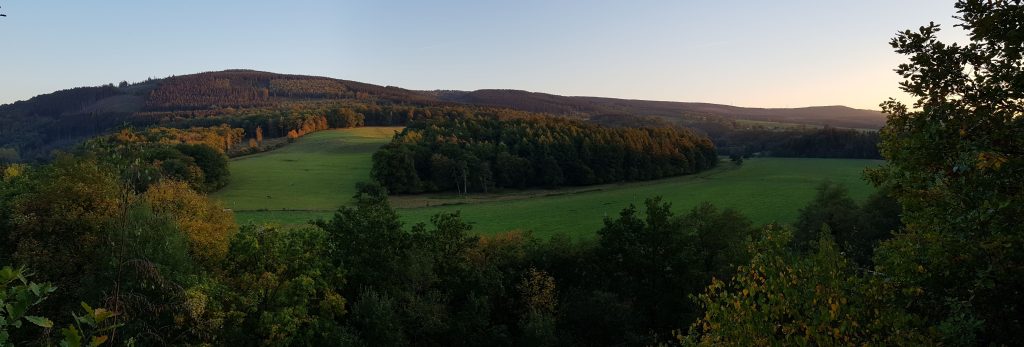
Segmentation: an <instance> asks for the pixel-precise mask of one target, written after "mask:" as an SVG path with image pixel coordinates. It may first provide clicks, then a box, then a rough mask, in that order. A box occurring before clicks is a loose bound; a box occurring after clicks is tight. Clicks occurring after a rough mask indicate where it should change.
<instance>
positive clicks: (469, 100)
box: [434, 89, 885, 129]
mask: <svg viewBox="0 0 1024 347" xmlns="http://www.w3.org/2000/svg"><path fill="white" fill-rule="evenodd" d="M434 95H435V96H436V97H437V98H438V99H440V100H444V101H450V102H457V103H465V104H475V105H488V106H496V107H508V108H514V109H519V110H524V111H531V112H543V113H555V114H582V115H595V114H628V115H635V116H658V117H666V118H675V117H700V116H718V117H724V118H728V119H735V120H755V121H768V122H783V123H795V124H807V125H819V126H824V125H828V126H834V127H845V128H863V129H877V128H881V127H882V125H884V124H885V115H884V114H882V113H881V112H878V111H869V110H860V109H854V108H849V107H846V106H816V107H802V108H748V107H736V106H728V105H718V104H709V103H694V102H674V101H648V100H627V99H614V98H598V97H584V96H560V95H552V94H545V93H532V92H526V91H521V90H499V89H484V90H477V91H473V92H462V91H439V92H434Z"/></svg>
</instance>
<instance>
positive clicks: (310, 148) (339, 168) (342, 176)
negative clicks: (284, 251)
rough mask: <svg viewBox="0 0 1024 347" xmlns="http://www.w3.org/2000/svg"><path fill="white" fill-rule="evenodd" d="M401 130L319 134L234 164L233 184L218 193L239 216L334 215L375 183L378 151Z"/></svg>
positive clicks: (232, 165) (362, 129)
mask: <svg viewBox="0 0 1024 347" xmlns="http://www.w3.org/2000/svg"><path fill="white" fill-rule="evenodd" d="M400 129H401V128H387V127H366V128H355V129H341V130H330V131H320V132H316V133H312V134H309V135H306V136H303V137H302V138H300V139H299V140H298V141H296V142H295V143H293V144H290V145H287V146H285V147H282V148H280V149H277V150H273V151H270V152H263V153H259V154H253V155H250V156H245V157H240V158H236V159H234V160H232V161H231V163H230V168H231V183H230V184H229V185H228V186H227V187H226V188H224V189H222V190H220V191H218V192H217V193H215V194H213V196H214V197H215V198H218V199H221V200H222V201H224V203H225V205H227V207H228V208H231V209H233V210H235V211H236V212H252V211H255V210H281V209H293V210H322V211H331V210H334V209H336V208H338V206H340V205H341V204H343V203H345V202H346V201H348V199H349V198H350V197H352V195H353V194H355V182H359V181H369V180H370V166H371V158H372V156H373V152H374V151H376V150H377V148H379V147H380V146H381V145H383V144H384V143H387V141H389V140H390V139H391V136H392V135H393V134H394V132H395V131H396V130H400Z"/></svg>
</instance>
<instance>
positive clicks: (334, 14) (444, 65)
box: [0, 0, 963, 109]
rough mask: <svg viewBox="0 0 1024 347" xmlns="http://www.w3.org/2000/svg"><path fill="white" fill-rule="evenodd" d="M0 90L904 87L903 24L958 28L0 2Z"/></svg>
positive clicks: (606, 12)
mask: <svg viewBox="0 0 1024 347" xmlns="http://www.w3.org/2000/svg"><path fill="white" fill-rule="evenodd" d="M0 13H5V14H7V15H8V17H0V104H3V103H10V102H14V101H17V100H24V99H28V98H30V97H32V96H35V95H38V94H43V93H49V92H53V91H55V90H59V89H67V88H71V87H77V86H93V85H102V84H106V83H117V82H119V81H122V80H127V81H129V82H135V81H141V80H145V79H146V78H148V77H154V78H159V77H166V76H169V75H183V74H190V73H196V72H202V71H215V70H224V69H254V70H262V71H271V72H278V73H290V74H308V75H318V76H329V77H335V78H342V79H348V80H355V81H360V82H367V83H374V84H379V85H392V86H398V87H403V88H407V89H416V90H435V89H456V90H475V89H492V88H499V89H523V90H529V91H535V92H545V93H552V94H560V95H586V96H604V97H618V98H628V99H647V100H669V101H690V102H711V103H720V104H729V105H736V106H747V107H803V106H820V105H846V106H851V107H856V108H863V109H877V108H878V104H879V103H881V102H882V101H884V100H886V99H887V98H889V97H896V98H898V99H901V100H907V99H906V97H905V96H903V94H902V92H901V91H900V90H899V89H898V85H897V83H898V82H899V81H900V77H899V76H898V75H896V74H895V73H894V72H893V69H894V68H895V67H896V66H897V65H898V64H899V63H901V62H903V61H905V58H904V57H902V56H900V55H897V54H896V53H894V52H892V49H891V47H890V46H889V44H888V43H889V40H890V39H891V38H892V37H893V36H894V35H895V33H896V32H897V31H900V30H904V29H912V28H917V27H919V26H921V25H925V24H927V23H928V22H929V21H934V22H936V23H939V24H942V25H943V27H944V28H945V30H946V33H944V34H943V37H944V38H947V39H949V40H962V37H963V34H962V31H961V30H960V29H959V28H954V27H953V24H955V20H954V19H953V18H952V16H953V15H954V14H955V11H954V8H953V1H952V0H948V1H944V0H899V1H892V0H858V1H848V0H842V1H840V0H814V1H811V0H806V1H805V0H792V1H790V0H778V1H763V0H747V1H736V0H718V1H690V0H677V1H667V0H666V1H647V0H632V1H601V0H591V1H562V0H536V1H535V0H519V1H502V2H499V1H487V0H472V1H445V0H440V1H387V0H378V1H374V0H366V1H358V2H355V1H326V0H325V1H307V0H293V1H274V2H269V1H253V0H248V1H236V0H218V1H211V0H201V1H196V0H173V1H171V0H146V1H138V0H105V1H72V0H65V1H51V0H0Z"/></svg>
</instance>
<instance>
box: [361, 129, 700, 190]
mask: <svg viewBox="0 0 1024 347" xmlns="http://www.w3.org/2000/svg"><path fill="white" fill-rule="evenodd" d="M373 161H374V166H373V170H372V175H373V177H374V179H375V180H377V181H378V182H381V184H383V185H384V186H385V187H387V188H388V189H389V190H390V191H392V192H395V193H418V192H431V191H448V190H455V191H459V192H463V193H466V192H470V191H474V192H486V191H488V190H491V189H495V188H516V189H522V188H528V187H549V188H550V187H559V186H575V185H589V184H600V183H609V182H622V181H636V180H650V179H657V178H663V177H670V176H677V175H684V174H691V173H696V172H700V171H702V170H705V169H708V168H711V167H713V166H714V165H715V164H716V163H717V161H718V158H717V154H716V153H715V147H714V145H712V144H711V141H710V140H708V139H707V138H706V137H703V136H700V135H698V134H696V133H693V132H691V131H689V130H685V129H678V128H606V127H602V126H598V125H595V124H593V123H588V122H584V121H581V120H573V119H566V118H551V117H514V118H500V117H483V116H463V117H451V118H433V119H424V120H417V121H414V122H412V123H409V124H408V125H407V126H406V128H405V129H404V130H403V131H402V132H401V133H399V134H397V135H395V138H394V139H393V140H392V141H391V143H389V144H388V145H386V146H384V147H383V148H381V149H380V150H379V151H378V152H377V153H375V154H374V158H373Z"/></svg>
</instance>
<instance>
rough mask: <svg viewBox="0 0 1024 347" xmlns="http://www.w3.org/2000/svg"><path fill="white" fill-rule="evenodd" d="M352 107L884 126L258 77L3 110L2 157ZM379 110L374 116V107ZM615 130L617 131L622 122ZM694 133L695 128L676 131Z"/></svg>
mask: <svg viewBox="0 0 1024 347" xmlns="http://www.w3.org/2000/svg"><path fill="white" fill-rule="evenodd" d="M329 102H346V103H349V104H350V105H360V106H361V107H371V108H372V107H379V105H409V106H411V107H417V106H441V107H443V106H446V105H451V106H457V105H470V106H481V107H491V108H509V109H514V110H519V111H528V112H538V113H550V114H556V115H573V116H582V117H589V118H594V119H605V120H606V121H608V119H609V117H611V118H621V119H628V121H627V122H632V121H633V119H634V118H636V117H656V118H660V119H663V120H670V121H672V120H680V119H707V118H717V119H724V120H732V121H735V120H748V121H759V122H781V123H787V124H805V125H811V126H825V125H828V126H833V127H848V128H867V129H874V128H878V127H880V126H881V125H882V124H883V122H884V117H883V116H882V115H881V114H880V113H878V112H875V111H866V110H856V109H851V108H847V107H842V106H825V107H807V108H795V109H758V108H743V107H734V106H727V105H716V104H705V103H683V102H666V101H644V100H624V99H612V98H596V97H567V96H559V95H552V94H544V93H532V92H526V91H519V90H478V91H472V92H465V91H413V90H407V89H402V88H398V87H391V86H386V87H385V86H378V85H373V84H367V83H361V82H356V81H347V80H341V79H334V78H327V77H317V76H301V75H285V74H275V73H270V72H260V71H251V70H226V71H219V72H204V73H198V74H192V75H184V76H171V77H167V78H163V79H154V80H147V81H143V82H138V83H133V84H130V83H127V82H122V83H120V84H118V85H116V86H115V85H113V84H109V85H104V86H97V87H81V88H74V89H68V90H62V91H57V92H54V93H50V94H45V95H40V96H37V97H34V98H32V99H29V100H26V101H19V102H15V103H12V104H7V105H0V148H9V149H10V148H13V149H15V150H17V151H18V152H20V153H21V157H22V159H24V160H32V159H40V158H45V157H47V156H48V155H49V151H50V150H51V149H56V148H66V147H68V146H70V145H73V144H75V143H77V142H79V141H81V140H83V139H85V138H88V137H91V136H95V135H97V134H101V133H104V132H107V131H110V130H112V129H115V128H118V127H121V126H124V125H131V126H137V127H144V126H149V125H153V124H169V126H176V125H177V126H180V124H181V120H183V119H184V120H193V121H195V120H197V119H201V120H204V122H205V123H210V124H214V123H217V118H219V117H224V116H226V115H231V114H233V113H236V112H240V111H242V110H253V109H273V108H279V109H280V108H291V107H296V106H297V105H298V106H299V107H302V106H303V105H318V104H322V103H329ZM367 105H369V106H367ZM612 122H614V121H612ZM674 123H676V124H686V123H685V122H682V123H681V122H674Z"/></svg>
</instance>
